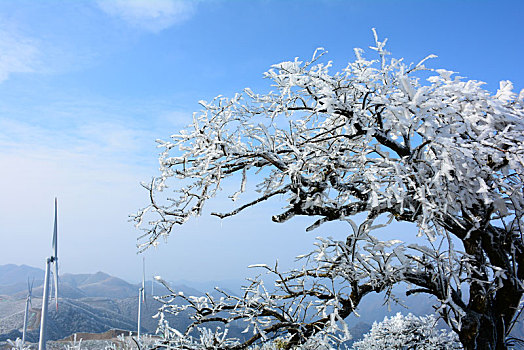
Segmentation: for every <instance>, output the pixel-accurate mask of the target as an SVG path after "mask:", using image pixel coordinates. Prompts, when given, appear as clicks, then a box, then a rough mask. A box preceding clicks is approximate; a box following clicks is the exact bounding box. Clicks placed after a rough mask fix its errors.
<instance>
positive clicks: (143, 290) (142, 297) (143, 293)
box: [137, 257, 146, 341]
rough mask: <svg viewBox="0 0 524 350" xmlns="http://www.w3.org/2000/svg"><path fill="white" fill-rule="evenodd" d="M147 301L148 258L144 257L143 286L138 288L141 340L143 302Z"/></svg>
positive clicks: (138, 335)
mask: <svg viewBox="0 0 524 350" xmlns="http://www.w3.org/2000/svg"><path fill="white" fill-rule="evenodd" d="M145 302H146V258H145V257H142V287H140V288H138V330H137V338H138V341H140V323H141V322H140V321H141V319H142V317H141V316H142V312H141V311H142V303H144V304H145Z"/></svg>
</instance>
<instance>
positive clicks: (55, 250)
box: [52, 197, 58, 259]
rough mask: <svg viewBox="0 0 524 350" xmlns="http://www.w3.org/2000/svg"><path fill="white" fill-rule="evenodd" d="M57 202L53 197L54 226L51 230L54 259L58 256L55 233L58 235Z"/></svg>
mask: <svg viewBox="0 0 524 350" xmlns="http://www.w3.org/2000/svg"><path fill="white" fill-rule="evenodd" d="M56 204H57V200H56V197H55V225H54V228H53V246H52V247H53V257H54V258H55V259H56V258H57V255H58V239H57V233H58V227H57V221H58V220H57V209H56Z"/></svg>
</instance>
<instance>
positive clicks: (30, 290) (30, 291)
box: [22, 278, 35, 347]
mask: <svg viewBox="0 0 524 350" xmlns="http://www.w3.org/2000/svg"><path fill="white" fill-rule="evenodd" d="M34 282H35V279H34V278H33V282H31V284H29V278H27V298H26V299H25V313H24V329H23V331H22V347H24V345H25V334H26V331H27V321H28V320H27V317H28V316H29V305H31V309H32V308H33V303H32V302H31V297H32V296H33V283H34Z"/></svg>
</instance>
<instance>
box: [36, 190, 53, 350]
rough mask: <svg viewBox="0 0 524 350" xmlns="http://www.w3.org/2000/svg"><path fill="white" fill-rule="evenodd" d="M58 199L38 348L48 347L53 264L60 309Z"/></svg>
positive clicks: (40, 349) (39, 349) (46, 274)
mask: <svg viewBox="0 0 524 350" xmlns="http://www.w3.org/2000/svg"><path fill="white" fill-rule="evenodd" d="M56 207H57V200H56V198H55V225H54V229H53V244H52V255H51V256H50V257H49V258H47V259H46V269H45V278H44V295H43V297H42V318H41V321H40V340H39V342H38V350H45V349H46V342H47V334H46V327H47V304H48V302H49V274H50V273H51V264H54V265H55V273H54V282H55V283H54V284H55V286H54V287H55V303H56V311H58V226H57V225H58V223H57V221H58V220H57V209H56Z"/></svg>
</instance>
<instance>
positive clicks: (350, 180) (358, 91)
mask: <svg viewBox="0 0 524 350" xmlns="http://www.w3.org/2000/svg"><path fill="white" fill-rule="evenodd" d="M375 39H376V44H375V46H374V47H371V49H372V50H373V51H374V52H375V55H376V56H377V58H376V59H374V60H369V59H368V58H366V57H365V56H364V52H363V50H360V49H357V50H355V54H356V59H355V61H353V62H351V63H349V64H348V66H347V67H346V68H345V69H343V70H342V71H340V72H336V73H331V72H330V69H331V62H327V63H325V61H324V57H323V56H324V53H325V52H324V51H322V50H317V51H316V52H315V53H314V55H313V58H312V59H311V60H310V61H307V62H302V61H299V60H298V59H295V60H294V61H291V62H283V63H280V64H276V65H274V66H272V68H271V69H270V70H269V71H268V72H267V73H266V74H265V76H266V78H268V79H270V80H271V81H272V83H273V87H274V91H273V92H269V93H267V94H256V93H254V92H252V91H251V90H249V89H246V90H245V91H244V92H243V93H241V94H237V95H235V96H234V97H233V98H225V97H217V98H216V99H214V100H213V101H211V102H201V104H202V106H203V110H202V111H201V112H200V113H195V114H194V117H193V123H192V124H191V125H190V126H189V127H188V128H187V129H185V130H182V131H181V132H180V133H178V134H175V135H173V136H172V139H171V140H170V141H159V143H160V147H161V148H162V149H163V152H162V154H161V155H160V159H159V160H160V170H161V175H160V176H158V177H156V178H154V179H153V181H152V182H151V183H150V184H147V185H145V187H146V188H147V189H148V190H149V191H150V199H151V203H150V204H149V205H148V206H147V207H146V208H144V209H142V210H141V211H139V212H138V213H137V214H136V215H135V216H134V219H135V221H136V223H137V225H138V226H141V228H142V229H143V230H144V234H143V236H141V238H140V245H139V247H140V249H146V248H147V247H148V246H150V245H153V244H156V242H157V240H158V239H159V237H161V236H168V235H169V234H170V233H171V232H172V231H173V230H174V229H175V227H176V225H182V224H184V223H185V222H186V221H187V220H188V219H189V218H190V217H191V216H196V215H199V214H200V213H201V212H202V208H203V206H204V205H205V204H206V202H207V201H208V200H210V199H212V198H213V197H214V196H215V195H216V194H217V192H218V191H219V190H220V189H221V188H220V184H221V182H222V181H223V180H224V179H226V178H230V177H232V179H233V180H235V179H236V180H238V181H239V183H238V191H237V192H235V193H231V194H230V195H231V198H232V199H233V200H235V201H238V202H239V203H240V204H238V207H237V208H236V209H235V210H233V211H231V212H225V213H213V215H216V216H218V217H220V218H226V217H229V216H234V215H235V214H237V213H239V212H240V211H242V210H244V209H246V208H249V207H253V206H256V205H257V204H258V203H260V202H263V201H265V200H268V199H269V198H272V197H274V196H276V195H280V196H279V197H281V198H283V199H284V200H285V202H286V207H285V208H284V210H283V211H282V212H280V213H276V215H274V216H273V221H274V222H277V223H279V222H284V221H286V220H289V219H291V218H293V217H294V216H297V215H302V216H311V217H314V218H312V223H311V226H309V227H308V228H307V230H312V229H314V228H316V227H318V226H319V225H322V224H323V223H325V222H328V221H334V220H341V221H347V222H348V223H349V224H350V226H348V228H350V231H349V233H348V236H347V240H346V241H344V242H334V241H329V240H322V241H320V242H319V245H318V249H317V251H316V252H314V253H312V254H311V255H310V256H308V257H309V260H307V261H306V262H307V264H306V265H305V266H304V268H303V269H301V270H296V271H290V272H289V273H288V274H286V275H282V276H281V275H280V272H278V271H273V273H276V274H277V277H280V276H281V277H282V278H280V280H279V282H277V286H276V289H277V290H276V292H275V293H276V294H272V292H267V293H268V294H267V297H264V298H260V295H259V294H256V295H257V298H255V300H256V302H257V303H260V308H261V309H258V310H262V309H264V307H268V308H269V309H271V310H274V309H272V308H273V307H277V308H278V306H275V305H273V303H277V302H280V301H286V300H288V299H286V298H289V300H294V298H302V297H304V298H306V299H307V300H315V302H316V303H319V305H320V306H318V307H319V308H320V310H321V312H319V313H317V314H316V315H315V313H313V314H312V316H311V317H312V318H310V317H309V316H308V318H307V319H304V320H301V321H300V320H296V319H294V318H292V317H287V316H282V315H284V314H285V312H284V310H280V311H276V313H278V316H277V315H276V314H264V313H261V314H253V313H250V311H249V308H250V307H251V306H252V305H253V304H252V303H253V302H254V301H252V300H253V296H252V295H254V294H253V293H251V292H249V291H247V292H246V295H245V298H244V299H242V298H241V300H238V301H235V302H234V303H238V304H234V303H233V304H234V305H238V307H240V308H241V309H240V310H238V309H235V308H233V309H231V307H229V309H228V308H226V309H221V308H220V307H217V309H215V308H209V309H208V308H206V309H205V310H202V309H198V307H197V308H196V313H195V317H196V318H195V320H196V322H197V324H198V323H202V322H201V321H200V320H202V319H201V318H202V317H203V318H206V317H208V318H211V317H216V311H217V310H219V311H220V312H223V311H233V310H234V312H233V313H232V316H231V317H232V319H235V320H236V319H242V318H243V319H245V318H247V319H249V322H251V324H252V325H253V326H254V325H255V324H258V326H257V327H258V328H257V330H256V332H255V333H256V334H259V338H258V339H259V340H260V339H265V337H266V335H267V334H274V335H275V336H284V338H285V339H286V341H287V342H288V343H287V344H296V343H303V342H304V341H305V339H307V338H308V337H310V336H312V335H313V334H315V333H317V332H320V331H321V332H325V331H326V330H330V329H335V328H337V327H334V324H335V323H337V321H336V320H338V319H343V318H345V317H346V316H347V315H349V314H350V313H351V312H353V311H354V309H355V308H356V306H357V305H358V304H359V302H360V301H361V299H362V297H364V296H365V295H366V294H368V293H370V292H381V291H389V290H391V288H392V286H394V285H395V284H399V283H404V282H405V283H407V284H408V286H410V289H409V291H408V293H407V294H408V295H410V294H413V293H428V294H431V295H433V296H435V297H436V299H437V300H438V302H439V305H438V309H437V310H438V313H439V314H440V316H442V317H443V318H444V320H445V321H446V322H447V323H448V324H449V325H450V326H451V327H452V329H453V330H454V331H455V332H456V333H457V334H458V335H459V338H460V341H461V343H462V344H463V346H464V347H465V348H466V349H475V348H477V346H478V344H481V343H482V344H488V345H489V346H491V348H495V347H496V348H497V349H502V348H506V345H505V339H506V337H507V336H508V334H509V331H510V330H511V327H512V325H513V322H514V321H515V318H516V315H517V313H518V312H519V310H520V302H521V298H522V293H523V284H522V283H523V279H524V246H523V239H522V234H523V227H522V225H523V221H522V214H523V208H524V200H523V174H524V172H523V157H524V123H523V116H524V102H523V98H524V93H523V92H521V93H520V94H519V95H518V96H517V94H516V93H514V92H513V91H512V84H511V83H510V82H509V81H505V82H501V83H500V89H499V90H498V91H497V92H496V94H494V95H493V94H491V93H490V92H488V91H486V90H484V89H483V88H482V85H483V83H482V82H479V81H472V80H470V81H465V80H463V79H462V78H460V77H458V76H456V75H455V74H454V72H451V71H447V70H442V69H437V70H430V69H427V68H426V67H425V66H424V63H425V61H426V60H423V61H421V62H420V63H418V64H416V65H406V64H405V63H404V62H403V61H402V60H398V59H394V58H389V56H388V55H389V53H388V52H387V51H386V50H385V41H383V42H381V41H379V40H378V39H377V37H376V35H375ZM431 57H432V56H429V57H428V58H431ZM428 75H429V78H426V79H423V77H425V76H426V77H427V76H428ZM261 170H263V171H261ZM248 178H249V179H250V183H252V182H253V181H257V182H258V185H257V187H256V189H257V190H258V193H259V196H258V198H257V199H255V200H252V201H244V202H242V198H243V197H242V193H243V192H244V191H245V189H246V181H247V179H248ZM168 187H169V191H171V192H170V194H169V195H168V196H167V197H168V198H167V199H166V196H165V195H162V192H163V191H164V192H166V191H167V188H168ZM360 213H364V214H365V215H366V218H365V219H364V220H363V221H362V222H360V223H359V224H357V223H355V222H354V221H353V220H352V219H351V217H352V216H355V215H356V214H360ZM359 217H360V216H359ZM393 220H396V221H404V222H410V223H413V224H414V225H416V226H417V227H418V230H419V235H421V236H422V237H425V239H426V240H425V241H426V244H423V245H421V244H419V245H408V244H405V243H403V242H400V241H398V240H396V239H395V237H394V234H391V235H392V237H391V240H390V241H387V242H383V241H380V240H379V239H378V238H377V237H376V236H375V234H374V229H375V228H376V227H377V225H378V224H377V222H379V223H380V225H384V222H385V223H386V224H385V225H387V224H388V223H390V222H392V221H393ZM306 277H307V279H309V280H311V281H310V282H308V283H304V284H301V283H302V282H301V281H302V280H303V279H305V278H306ZM317 278H318V279H319V280H321V279H323V278H326V279H328V280H329V281H333V283H332V284H329V283H328V284H326V285H324V287H322V284H318V283H316V282H315V280H316V279H317ZM291 281H293V282H291ZM295 281H298V282H296V286H295V284H293V288H295V287H296V288H298V290H299V291H297V290H295V289H293V288H288V287H286V283H288V282H289V283H295ZM324 282H325V281H324ZM463 290H465V291H466V292H463ZM225 299H226V301H227V300H228V298H225ZM209 302H210V301H209ZM215 302H216V301H215ZM224 303H225V304H224V305H233V304H227V303H226V302H225V301H224ZM224 307H225V306H224ZM315 307H317V306H315ZM241 310H246V311H245V313H242V312H243V311H241ZM322 310H323V311H322ZM235 315H236V316H235ZM199 317H200V318H199ZM260 317H265V318H267V319H268V320H269V319H270V321H268V322H267V323H264V322H265V321H264V322H262V323H257V322H259V321H256V320H255V319H257V318H260ZM253 322H254V323H253ZM279 322H280V323H284V324H285V326H281V327H278V326H276V325H277V324H279ZM226 323H227V322H226ZM330 327H331V328H330ZM333 327H334V328H333ZM337 329H338V328H337ZM273 331H274V332H273ZM283 334H284V335H283ZM241 346H242V344H240V343H239V344H238V347H241ZM289 346H291V345H289Z"/></svg>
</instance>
